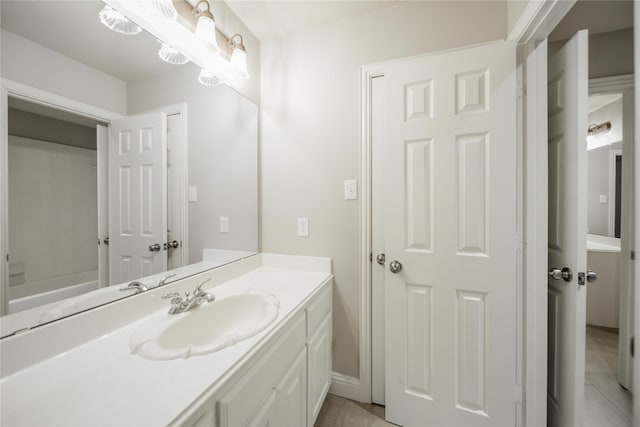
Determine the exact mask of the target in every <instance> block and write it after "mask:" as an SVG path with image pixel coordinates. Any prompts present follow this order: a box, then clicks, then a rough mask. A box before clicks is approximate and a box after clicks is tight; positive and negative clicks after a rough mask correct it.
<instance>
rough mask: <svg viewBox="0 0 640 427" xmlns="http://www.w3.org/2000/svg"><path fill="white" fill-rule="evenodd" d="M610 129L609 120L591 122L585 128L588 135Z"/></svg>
mask: <svg viewBox="0 0 640 427" xmlns="http://www.w3.org/2000/svg"><path fill="white" fill-rule="evenodd" d="M610 130H611V122H604V123H600V124H591V125H589V128H588V130H587V134H588V135H598V134H600V133H606V132H609V131H610Z"/></svg>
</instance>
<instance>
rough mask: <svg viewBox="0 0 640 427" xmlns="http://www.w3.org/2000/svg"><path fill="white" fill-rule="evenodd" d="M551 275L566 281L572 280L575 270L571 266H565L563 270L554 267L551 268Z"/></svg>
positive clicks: (553, 277)
mask: <svg viewBox="0 0 640 427" xmlns="http://www.w3.org/2000/svg"><path fill="white" fill-rule="evenodd" d="M549 277H551V278H552V279H555V280H560V279H563V280H564V281H565V282H570V281H571V279H573V272H572V271H571V269H570V268H569V267H564V268H563V269H562V270H560V269H559V268H552V269H550V270H549Z"/></svg>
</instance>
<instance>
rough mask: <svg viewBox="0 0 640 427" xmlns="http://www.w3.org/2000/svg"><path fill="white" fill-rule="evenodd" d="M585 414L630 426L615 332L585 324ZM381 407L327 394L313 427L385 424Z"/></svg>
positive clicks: (596, 426)
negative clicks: (619, 382) (620, 376)
mask: <svg viewBox="0 0 640 427" xmlns="http://www.w3.org/2000/svg"><path fill="white" fill-rule="evenodd" d="M586 350H587V351H586V370H585V405H584V406H585V417H584V425H585V426H589V427H592V426H593V427H605V426H606V427H609V426H611V427H617V426H625V427H626V426H631V420H632V415H631V394H630V393H629V392H627V391H626V390H625V389H623V388H622V387H620V385H619V384H618V380H617V379H616V372H617V369H618V368H617V366H618V334H617V332H616V331H613V330H609V329H604V328H598V327H594V326H587V338H586ZM393 425H394V424H390V423H387V422H386V421H385V420H384V407H383V406H378V405H367V404H364V403H358V402H353V401H351V400H348V399H343V398H341V397H337V396H333V395H328V396H327V399H326V400H325V402H324V405H323V406H322V409H321V410H320V415H318V420H317V421H316V424H315V427H386V426H393Z"/></svg>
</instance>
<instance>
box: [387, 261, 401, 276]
mask: <svg viewBox="0 0 640 427" xmlns="http://www.w3.org/2000/svg"><path fill="white" fill-rule="evenodd" d="M389 270H391V272H392V273H399V272H400V271H401V270H402V264H401V263H400V261H391V264H389Z"/></svg>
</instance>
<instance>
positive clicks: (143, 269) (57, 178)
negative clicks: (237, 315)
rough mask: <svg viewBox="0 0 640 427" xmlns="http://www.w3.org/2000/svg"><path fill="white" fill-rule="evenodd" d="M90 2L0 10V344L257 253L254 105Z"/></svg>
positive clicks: (7, 5)
mask: <svg viewBox="0 0 640 427" xmlns="http://www.w3.org/2000/svg"><path fill="white" fill-rule="evenodd" d="M103 6H104V4H103V3H102V2H100V1H82V2H74V1H55V0H54V1H2V2H0V9H1V10H0V12H1V18H2V37H1V41H2V58H1V64H2V79H3V82H2V83H3V89H4V91H3V94H2V96H3V116H4V117H6V120H7V122H6V123H7V126H6V127H5V126H3V127H2V129H1V132H2V133H3V135H2V141H3V143H2V145H0V149H1V150H2V153H1V157H2V159H6V162H5V161H3V162H2V163H3V166H2V167H0V169H6V170H1V171H0V172H3V173H4V176H6V177H8V179H7V180H3V182H2V186H1V188H0V190H1V191H2V192H3V194H4V196H3V199H5V203H3V204H2V208H3V210H4V212H3V214H4V215H2V217H4V218H6V224H7V225H6V233H3V235H2V237H1V238H2V239H4V242H5V246H6V247H7V248H8V253H9V260H8V268H7V274H6V275H5V277H3V278H2V295H3V304H2V314H3V318H2V322H1V323H2V336H8V335H11V334H12V333H14V332H15V331H17V330H20V329H24V328H30V327H34V326H37V325H39V324H44V323H47V322H50V321H53V320H56V319H59V318H61V317H65V316H68V315H71V314H74V313H76V312H79V311H84V310H87V309H91V308H92V307H95V306H98V305H101V304H104V303H108V302H111V301H114V300H117V299H121V298H124V297H128V296H132V295H135V294H137V293H139V292H141V291H142V288H152V287H154V286H157V285H158V284H160V283H161V282H162V280H163V279H164V281H165V283H168V282H170V281H173V280H177V279H179V278H182V277H186V276H188V275H191V274H194V273H197V272H200V271H203V270H206V269H209V268H215V267H216V266H220V265H222V264H225V263H228V262H232V261H235V260H237V259H241V258H244V257H247V256H250V255H252V254H255V253H256V252H257V251H258V212H257V209H258V206H257V204H258V190H257V188H258V183H257V179H258V178H257V165H258V142H257V139H258V130H257V125H258V108H257V106H256V105H255V104H254V103H253V102H251V101H250V100H248V99H246V98H245V97H243V96H242V95H240V94H239V93H237V92H236V91H234V90H233V89H231V88H230V87H228V86H226V85H224V84H223V85H219V86H214V87H207V86H203V85H201V84H200V83H199V82H198V74H199V72H200V69H199V68H198V67H197V66H195V65H194V64H192V63H190V62H187V63H186V64H183V65H173V64H168V63H166V62H163V61H162V60H161V59H160V58H159V56H158V50H159V48H160V47H161V42H160V41H158V40H157V39H156V38H155V37H153V36H152V35H150V34H148V33H146V32H144V31H143V32H142V33H140V34H138V35H134V36H132V35H123V34H118V33H116V32H114V31H111V30H110V29H108V28H106V27H105V26H103V25H102V24H101V23H100V20H99V18H98V14H99V12H100V10H101V9H102V8H103ZM168 276H170V277H169V278H168V279H167V277H168ZM132 281H139V282H140V283H141V285H136V286H132V287H129V288H127V286H128V285H129V284H130V283H131V282H132ZM124 288H127V289H125V290H122V289H124Z"/></svg>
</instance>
